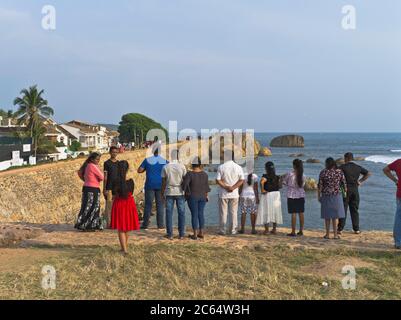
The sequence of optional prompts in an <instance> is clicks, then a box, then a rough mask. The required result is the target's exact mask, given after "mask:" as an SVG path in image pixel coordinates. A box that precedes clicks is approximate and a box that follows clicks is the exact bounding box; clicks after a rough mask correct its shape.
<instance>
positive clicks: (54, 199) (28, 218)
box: [0, 150, 146, 223]
mask: <svg viewBox="0 0 401 320" xmlns="http://www.w3.org/2000/svg"><path fill="white" fill-rule="evenodd" d="M145 155H146V151H145V150H137V151H132V152H125V153H122V154H120V155H119V158H120V159H122V160H127V161H128V162H129V164H130V169H129V173H128V176H129V177H130V178H134V181H135V198H136V199H137V203H138V210H139V211H140V214H141V211H142V205H141V202H143V201H142V200H141V197H142V195H141V193H142V189H143V185H144V181H145V175H144V174H137V173H136V169H137V168H138V166H139V165H140V163H141V162H142V160H143V158H144V157H145ZM107 159H108V156H107V155H103V156H102V159H101V161H102V162H103V161H105V160H107ZM84 160H85V159H78V160H70V161H66V162H58V163H52V164H45V165H38V166H36V167H30V168H24V169H18V170H13V171H8V172H2V173H0V190H1V192H0V204H1V205H0V222H27V223H74V222H75V219H76V217H77V215H78V212H79V209H80V207H81V195H82V182H81V180H80V179H79V178H78V175H77V171H78V169H79V167H80V166H81V164H82V163H83V161H84ZM101 165H103V164H101ZM103 209H104V197H101V210H102V211H103Z"/></svg>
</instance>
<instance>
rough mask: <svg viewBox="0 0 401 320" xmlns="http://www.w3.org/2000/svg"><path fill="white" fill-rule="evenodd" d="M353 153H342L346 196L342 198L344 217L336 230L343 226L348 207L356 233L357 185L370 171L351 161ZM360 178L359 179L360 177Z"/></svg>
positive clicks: (340, 229) (357, 226) (357, 218)
mask: <svg viewBox="0 0 401 320" xmlns="http://www.w3.org/2000/svg"><path fill="white" fill-rule="evenodd" d="M353 160H354V155H353V154H352V153H351V152H348V153H346V154H345V155H344V161H345V164H343V165H342V166H341V167H340V169H341V170H342V171H343V172H344V175H345V179H346V180H347V189H348V192H347V197H346V198H345V199H344V206H345V218H341V219H340V221H339V223H338V232H339V233H341V232H342V231H343V229H344V227H345V223H346V219H347V211H348V208H349V210H350V213H351V220H352V229H353V230H354V232H355V233H356V234H359V233H361V231H360V230H359V211H358V210H359V200H360V199H359V186H360V185H362V183H363V182H365V181H366V180H367V179H368V178H369V177H370V176H371V173H370V172H369V171H368V170H366V169H365V168H362V167H361V166H358V165H357V164H356V163H354V162H353ZM361 176H362V178H361V179H360V177H361Z"/></svg>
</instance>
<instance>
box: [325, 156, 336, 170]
mask: <svg viewBox="0 0 401 320" xmlns="http://www.w3.org/2000/svg"><path fill="white" fill-rule="evenodd" d="M326 169H327V170H331V169H337V162H336V161H335V160H334V159H333V158H331V157H330V158H327V159H326Z"/></svg>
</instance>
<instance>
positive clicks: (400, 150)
mask: <svg viewBox="0 0 401 320" xmlns="http://www.w3.org/2000/svg"><path fill="white" fill-rule="evenodd" d="M390 151H391V152H401V149H398V150H397V149H395V150H390Z"/></svg>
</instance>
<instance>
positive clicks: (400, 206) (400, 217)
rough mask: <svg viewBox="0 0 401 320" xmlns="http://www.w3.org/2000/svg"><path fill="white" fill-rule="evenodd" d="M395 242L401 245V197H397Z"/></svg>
mask: <svg viewBox="0 0 401 320" xmlns="http://www.w3.org/2000/svg"><path fill="white" fill-rule="evenodd" d="M394 242H395V245H396V246H397V247H401V198H398V199H397V211H396V213H395V221H394Z"/></svg>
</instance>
